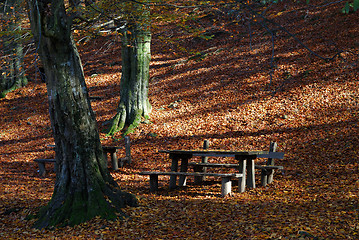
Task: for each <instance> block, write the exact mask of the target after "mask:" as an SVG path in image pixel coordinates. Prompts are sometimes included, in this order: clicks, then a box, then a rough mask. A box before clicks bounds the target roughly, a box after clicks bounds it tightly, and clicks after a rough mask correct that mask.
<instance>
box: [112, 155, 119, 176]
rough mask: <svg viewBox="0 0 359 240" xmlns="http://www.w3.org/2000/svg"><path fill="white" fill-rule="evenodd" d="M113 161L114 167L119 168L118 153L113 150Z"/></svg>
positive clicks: (114, 168)
mask: <svg viewBox="0 0 359 240" xmlns="http://www.w3.org/2000/svg"><path fill="white" fill-rule="evenodd" d="M111 162H112V169H113V170H115V171H116V170H118V160H117V154H116V151H115V152H111Z"/></svg>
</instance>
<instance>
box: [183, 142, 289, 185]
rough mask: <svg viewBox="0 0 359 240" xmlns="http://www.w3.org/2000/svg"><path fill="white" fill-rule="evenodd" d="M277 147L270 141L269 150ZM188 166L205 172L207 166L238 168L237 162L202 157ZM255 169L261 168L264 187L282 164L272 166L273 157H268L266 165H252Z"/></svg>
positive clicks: (196, 181)
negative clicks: (222, 161)
mask: <svg viewBox="0 0 359 240" xmlns="http://www.w3.org/2000/svg"><path fill="white" fill-rule="evenodd" d="M203 148H204V149H208V142H205V143H204V145H203ZM276 149H277V143H276V142H271V144H270V147H269V152H275V151H276ZM188 166H192V167H193V170H194V171H195V172H206V169H207V168H208V167H212V168H235V169H238V168H240V165H239V164H227V163H208V160H207V159H205V158H202V162H189V163H188ZM254 168H255V169H260V170H261V184H262V186H263V187H265V186H266V185H267V184H269V183H272V182H273V175H274V170H276V169H277V170H279V169H283V166H274V159H273V158H268V160H267V163H266V165H254ZM202 180H203V177H201V176H199V177H195V183H198V182H200V181H202Z"/></svg>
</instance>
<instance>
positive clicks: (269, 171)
mask: <svg viewBox="0 0 359 240" xmlns="http://www.w3.org/2000/svg"><path fill="white" fill-rule="evenodd" d="M273 175H274V169H269V170H268V179H267V183H268V184H270V183H272V182H273Z"/></svg>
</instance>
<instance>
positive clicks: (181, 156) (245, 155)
mask: <svg viewBox="0 0 359 240" xmlns="http://www.w3.org/2000/svg"><path fill="white" fill-rule="evenodd" d="M159 152H160V153H167V154H169V157H170V159H171V160H172V163H171V172H178V167H179V162H180V172H187V171H188V160H189V159H190V158H192V157H195V156H200V157H233V158H235V159H236V160H237V161H238V167H236V168H237V169H238V171H239V174H243V177H242V178H239V181H238V187H239V192H244V191H245V187H246V185H247V186H248V187H250V188H255V164H254V160H255V159H257V158H277V159H283V157H284V153H282V152H270V151H225V150H160V151H159ZM223 166H224V167H225V164H223ZM176 181H177V175H175V174H174V175H171V176H170V188H174V187H175V186H176ZM185 184H186V175H180V176H179V185H180V186H184V185H185Z"/></svg>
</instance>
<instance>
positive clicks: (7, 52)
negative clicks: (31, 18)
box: [0, 0, 27, 98]
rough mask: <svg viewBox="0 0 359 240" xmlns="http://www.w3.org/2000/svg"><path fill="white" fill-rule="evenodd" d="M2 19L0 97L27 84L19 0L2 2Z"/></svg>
mask: <svg viewBox="0 0 359 240" xmlns="http://www.w3.org/2000/svg"><path fill="white" fill-rule="evenodd" d="M1 9H3V11H4V12H3V13H4V14H2V16H3V20H4V21H5V24H4V26H3V27H4V29H3V31H2V32H3V33H5V34H4V35H3V36H2V37H1V43H2V45H3V55H2V64H1V69H0V98H3V97H5V96H6V94H7V93H9V92H11V91H13V90H15V89H18V88H20V87H23V86H25V85H26V84H27V78H26V76H25V72H24V68H23V46H22V41H21V39H22V38H21V25H20V23H21V17H20V14H19V12H20V11H22V10H21V8H20V3H19V0H9V1H7V2H5V3H4V6H2V7H1Z"/></svg>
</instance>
